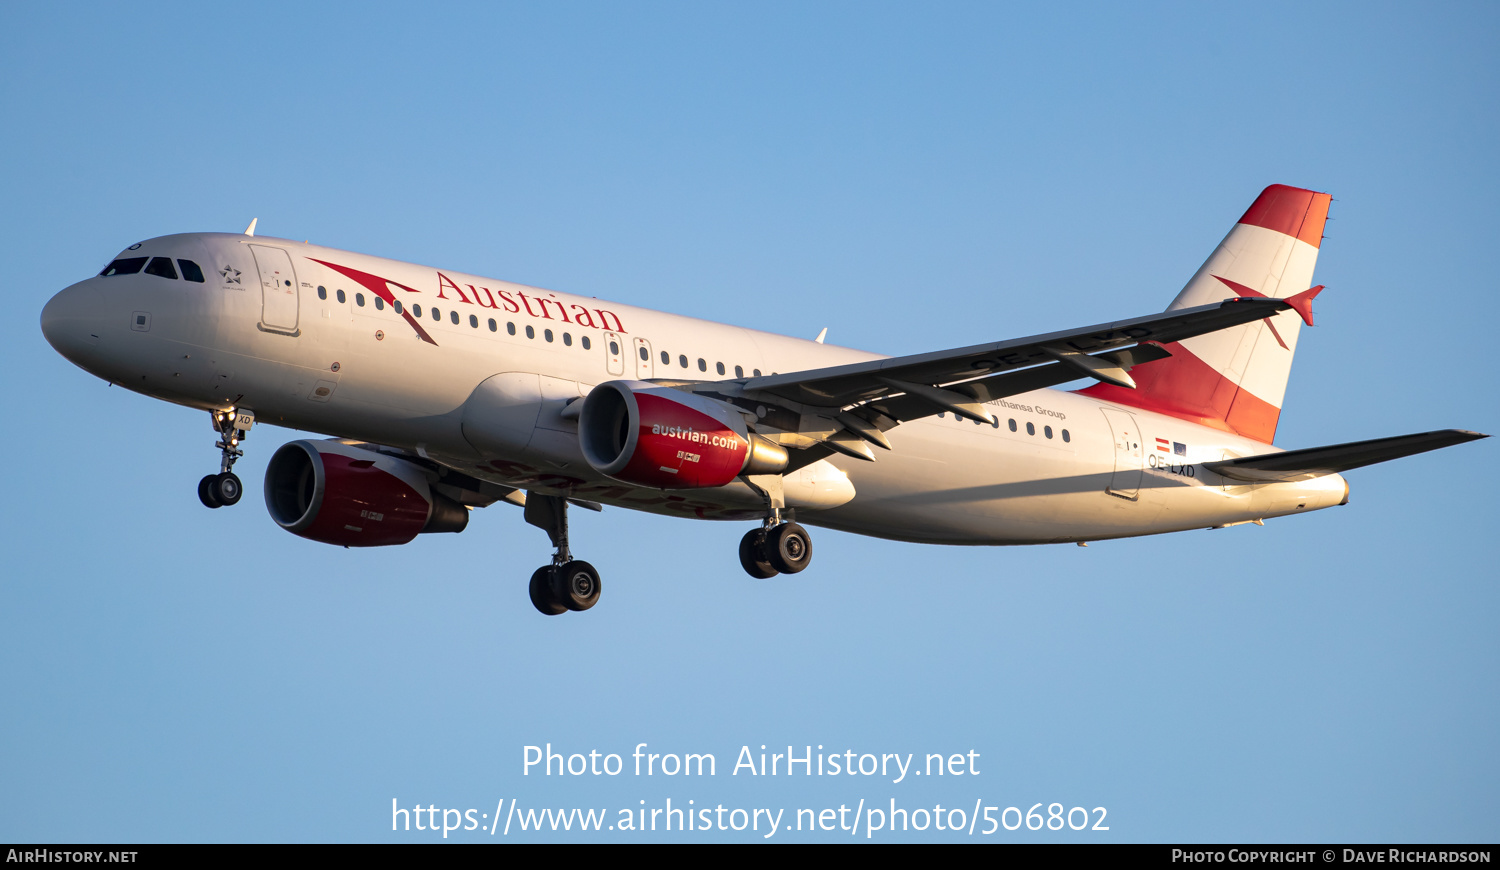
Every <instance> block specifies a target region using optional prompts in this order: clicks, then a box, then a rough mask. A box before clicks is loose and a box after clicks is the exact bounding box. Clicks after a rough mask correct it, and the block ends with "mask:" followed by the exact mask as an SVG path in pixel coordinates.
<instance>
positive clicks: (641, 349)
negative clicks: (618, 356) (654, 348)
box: [635, 338, 656, 381]
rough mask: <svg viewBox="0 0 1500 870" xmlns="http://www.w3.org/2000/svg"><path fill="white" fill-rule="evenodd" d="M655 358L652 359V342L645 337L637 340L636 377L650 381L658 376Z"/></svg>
mask: <svg viewBox="0 0 1500 870" xmlns="http://www.w3.org/2000/svg"><path fill="white" fill-rule="evenodd" d="M655 371H656V366H655V360H653V359H651V342H649V341H647V340H645V339H644V338H637V339H636V340H635V377H636V380H639V381H649V380H651V379H652V378H654V377H656V375H655V374H654V372H655Z"/></svg>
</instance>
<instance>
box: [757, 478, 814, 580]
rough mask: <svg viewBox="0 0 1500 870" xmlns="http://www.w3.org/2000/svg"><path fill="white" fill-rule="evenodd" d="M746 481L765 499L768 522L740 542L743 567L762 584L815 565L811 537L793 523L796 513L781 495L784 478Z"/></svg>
mask: <svg viewBox="0 0 1500 870" xmlns="http://www.w3.org/2000/svg"><path fill="white" fill-rule="evenodd" d="M747 480H748V481H749V483H750V485H751V486H753V487H754V488H755V489H756V490H757V491H759V492H760V494H761V495H762V496H763V497H764V498H765V501H766V518H765V520H764V521H763V522H762V523H761V527H760V528H758V529H751V530H750V531H749V532H747V533H746V534H745V537H743V538H741V539H740V566H741V567H743V568H744V569H745V573H746V574H749V575H750V576H751V577H755V578H756V579H761V580H764V579H766V578H768V577H775V576H776V575H777V574H796V573H797V572H799V571H801V570H803V569H804V568H806V567H807V566H808V565H809V564H810V563H811V562H812V537H811V536H810V535H808V534H807V529H804V528H802V527H801V526H799V525H797V524H796V523H795V522H793V512H792V511H790V510H788V509H787V507H786V502H785V501H784V499H783V498H782V495H781V477H780V476H779V475H770V474H766V475H751V476H750V477H749V478H747Z"/></svg>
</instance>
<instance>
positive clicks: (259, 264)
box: [250, 245, 298, 335]
mask: <svg viewBox="0 0 1500 870" xmlns="http://www.w3.org/2000/svg"><path fill="white" fill-rule="evenodd" d="M250 253H251V254H252V255H253V256H254V257H255V268H256V270H257V271H259V273H260V301H261V308H260V323H261V328H262V329H264V330H266V331H268V332H283V333H286V334H288V335H296V334H297V308H298V305H297V273H296V272H294V271H293V270H292V258H291V255H289V254H288V253H287V252H286V251H284V250H282V249H281V248H271V247H267V246H265V245H251V246H250Z"/></svg>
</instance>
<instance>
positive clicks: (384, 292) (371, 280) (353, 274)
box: [308, 257, 437, 347]
mask: <svg viewBox="0 0 1500 870" xmlns="http://www.w3.org/2000/svg"><path fill="white" fill-rule="evenodd" d="M308 259H309V260H312V261H313V262H314V263H320V264H322V265H324V266H327V267H328V268H330V269H332V270H333V271H335V272H338V273H339V274H340V275H343V276H344V277H346V278H348V279H350V280H352V281H358V282H359V285H360V286H361V287H363V288H365V289H366V290H368V291H370V292H371V293H374V294H375V295H376V296H379V297H380V298H381V299H384V300H385V301H386V304H388V305H390V306H391V307H392V308H395V307H396V297H395V296H392V295H391V291H390V290H389V289H388V288H387V287H386V286H385V285H387V284H395V285H396V286H397V287H400V288H401V289H402V290H407V291H409V292H412V293H420V292H422V291H420V290H414V289H412V288H411V287H408V286H406V285H405V284H402V283H399V282H397V281H388V280H386V279H385V278H382V277H380V276H379V275H371V274H370V273H369V272H361V271H360V270H358V269H352V268H350V267H348V266H340V265H339V264H337V263H330V262H328V261H327V260H319V259H317V258H315V257H308ZM401 317H402V319H404V320H405V321H406V322H407V324H408V325H410V326H411V328H412V329H415V330H416V331H417V335H418V336H419V337H420V338H421V339H422V340H423V341H425V342H427V343H428V344H430V345H432V346H434V347H436V346H437V342H435V341H433V340H432V336H430V335H428V334H427V330H425V329H423V328H422V324H420V323H418V322H417V319H416V318H415V317H412V316H411V312H410V311H408V310H407V308H406V306H405V305H403V306H401Z"/></svg>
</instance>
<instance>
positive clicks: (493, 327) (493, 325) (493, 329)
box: [490, 317, 500, 332]
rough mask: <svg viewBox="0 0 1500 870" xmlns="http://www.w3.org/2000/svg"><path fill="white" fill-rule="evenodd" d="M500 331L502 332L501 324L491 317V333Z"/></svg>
mask: <svg viewBox="0 0 1500 870" xmlns="http://www.w3.org/2000/svg"><path fill="white" fill-rule="evenodd" d="M499 330H500V324H498V323H496V322H495V318H493V317H491V318H490V332H498V331H499Z"/></svg>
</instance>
